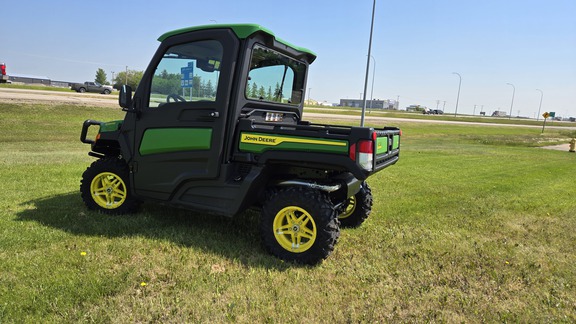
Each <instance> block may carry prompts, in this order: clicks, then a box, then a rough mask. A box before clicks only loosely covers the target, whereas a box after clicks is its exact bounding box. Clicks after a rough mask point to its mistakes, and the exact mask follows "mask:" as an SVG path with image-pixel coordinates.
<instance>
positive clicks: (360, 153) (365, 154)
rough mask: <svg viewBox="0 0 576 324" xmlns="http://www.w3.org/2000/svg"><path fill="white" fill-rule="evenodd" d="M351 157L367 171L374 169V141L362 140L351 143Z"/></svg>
mask: <svg viewBox="0 0 576 324" xmlns="http://www.w3.org/2000/svg"><path fill="white" fill-rule="evenodd" d="M350 158H351V159H352V160H354V161H356V162H358V164H360V166H361V167H362V168H363V169H364V170H366V171H372V165H373V162H374V141H372V140H360V141H358V143H356V144H352V145H350Z"/></svg>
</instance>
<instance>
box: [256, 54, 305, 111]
mask: <svg viewBox="0 0 576 324" xmlns="http://www.w3.org/2000/svg"><path fill="white" fill-rule="evenodd" d="M305 73H306V65H305V64H304V63H302V62H299V61H296V60H294V59H292V58H290V57H288V56H286V55H283V54H280V53H279V52H276V51H274V50H271V49H269V48H266V47H264V46H262V45H258V44H257V45H255V46H254V49H253V50H252V59H251V61H250V72H249V74H248V83H247V84H246V91H245V94H246V98H248V99H256V100H259V101H270V102H280V103H286V104H292V105H299V104H300V103H301V102H302V93H303V90H304V78H305Z"/></svg>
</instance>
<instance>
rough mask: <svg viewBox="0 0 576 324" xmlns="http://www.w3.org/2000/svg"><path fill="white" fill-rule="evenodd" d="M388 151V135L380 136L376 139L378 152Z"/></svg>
mask: <svg viewBox="0 0 576 324" xmlns="http://www.w3.org/2000/svg"><path fill="white" fill-rule="evenodd" d="M386 152H388V137H378V138H377V139H376V154H383V153H386Z"/></svg>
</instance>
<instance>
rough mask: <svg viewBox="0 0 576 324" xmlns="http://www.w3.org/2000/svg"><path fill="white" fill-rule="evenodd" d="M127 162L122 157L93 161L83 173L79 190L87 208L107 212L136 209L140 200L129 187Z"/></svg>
mask: <svg viewBox="0 0 576 324" xmlns="http://www.w3.org/2000/svg"><path fill="white" fill-rule="evenodd" d="M129 185H130V182H129V171H128V165H127V164H126V162H124V161H123V160H119V159H116V158H105V159H100V160H97V161H94V162H93V163H92V164H91V165H90V166H89V167H88V169H86V171H84V173H83V174H82V181H81V182H80V193H81V196H82V200H83V201H84V204H86V207H88V209H90V210H97V211H100V212H102V213H106V214H128V213H133V212H136V210H137V209H138V207H139V205H140V202H139V201H138V200H137V199H136V198H135V197H134V196H133V195H132V193H131V192H130V190H129Z"/></svg>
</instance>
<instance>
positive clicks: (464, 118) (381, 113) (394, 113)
mask: <svg viewBox="0 0 576 324" xmlns="http://www.w3.org/2000/svg"><path fill="white" fill-rule="evenodd" d="M306 111H307V112H314V113H324V114H333V113H337V114H341V115H350V116H360V115H361V113H362V109H361V108H352V107H330V108H326V107H306ZM365 116H366V117H367V118H368V117H387V118H407V119H419V120H433V121H435V120H444V121H457V122H467V123H483V124H512V125H527V126H540V127H542V124H543V122H544V120H543V119H542V118H540V120H539V121H536V120H535V119H528V118H517V117H514V118H511V119H508V117H481V116H471V115H462V114H460V115H457V116H456V117H455V116H454V114H450V113H446V114H443V115H424V114H422V113H421V112H406V111H399V110H382V109H372V110H369V109H367V110H366V114H365ZM550 126H557V127H576V123H574V122H563V121H562V122H561V121H552V120H550V119H548V121H547V122H546V127H547V128H546V129H549V127H550Z"/></svg>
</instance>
